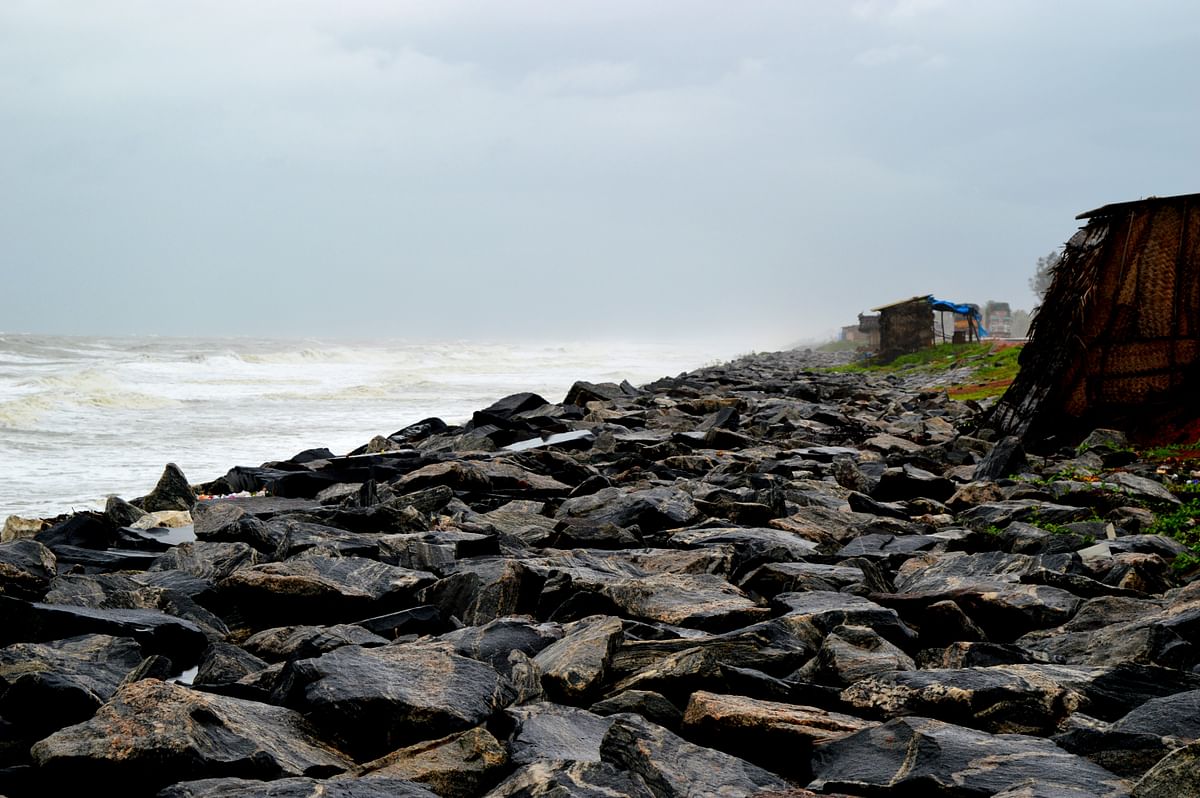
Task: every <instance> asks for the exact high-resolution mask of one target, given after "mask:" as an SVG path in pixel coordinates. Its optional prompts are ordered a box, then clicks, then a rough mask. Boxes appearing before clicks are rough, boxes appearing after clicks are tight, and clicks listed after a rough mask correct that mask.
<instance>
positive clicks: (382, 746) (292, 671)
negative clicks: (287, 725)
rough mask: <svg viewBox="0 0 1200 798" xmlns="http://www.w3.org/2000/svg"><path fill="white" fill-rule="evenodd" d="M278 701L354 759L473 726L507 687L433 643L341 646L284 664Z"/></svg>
mask: <svg viewBox="0 0 1200 798" xmlns="http://www.w3.org/2000/svg"><path fill="white" fill-rule="evenodd" d="M278 695H279V697H280V699H281V700H282V701H283V702H284V703H286V704H287V705H289V706H293V707H295V708H297V709H299V710H301V711H303V712H304V713H305V715H306V716H307V717H309V718H310V719H311V720H312V721H313V723H314V724H316V726H317V728H318V729H320V730H321V732H322V733H323V734H325V735H327V736H328V737H329V739H331V740H334V741H336V742H337V743H338V744H339V746H341V747H342V748H343V750H346V751H349V752H351V753H352V754H353V755H354V756H356V757H357V758H359V759H373V758H377V757H379V756H382V755H384V754H386V753H388V752H389V751H392V750H395V749H396V748H397V747H399V746H402V745H409V744H412V743H414V742H417V741H419V740H428V739H430V738H435V737H442V736H444V735H446V734H450V733H451V732H456V731H462V730H465V729H469V728H471V727H473V726H477V725H479V724H480V723H483V722H484V721H486V720H487V719H488V718H490V717H491V716H492V715H493V714H494V713H495V712H497V711H498V710H500V709H502V708H503V707H505V706H507V705H508V704H509V702H511V701H512V699H513V697H514V691H513V688H512V685H511V684H509V683H508V681H507V680H506V679H504V678H503V677H502V676H500V674H498V673H497V672H496V671H495V669H493V668H492V667H491V666H490V665H486V664H484V663H482V662H478V661H476V660H473V659H468V658H467V657H461V656H458V655H457V654H450V653H448V652H447V651H445V650H442V649H440V648H436V647H432V646H420V645H414V644H395V643H393V644H391V645H387V646H383V647H381V648H370V649H366V648H359V647H357V646H346V647H343V648H339V649H337V650H336V651H331V652H330V653H328V654H324V655H322V656H320V657H317V658H315V659H302V660H296V661H294V662H291V663H289V664H288V665H287V666H286V667H285V668H284V671H283V673H282V675H281V679H280V685H279V688H278Z"/></svg>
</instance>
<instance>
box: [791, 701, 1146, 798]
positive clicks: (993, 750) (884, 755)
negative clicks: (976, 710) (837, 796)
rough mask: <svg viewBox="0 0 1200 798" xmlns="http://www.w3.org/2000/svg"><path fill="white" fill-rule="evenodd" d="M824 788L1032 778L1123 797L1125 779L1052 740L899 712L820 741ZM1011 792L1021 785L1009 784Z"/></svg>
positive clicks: (1100, 797)
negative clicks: (900, 715)
mask: <svg viewBox="0 0 1200 798" xmlns="http://www.w3.org/2000/svg"><path fill="white" fill-rule="evenodd" d="M813 772H814V773H815V774H816V778H815V779H814V780H813V782H812V783H810V784H809V785H808V786H809V787H810V788H811V789H814V790H818V791H821V792H827V791H832V790H849V791H851V792H859V793H862V792H867V793H868V794H870V793H871V792H876V793H883V792H884V791H889V790H890V791H894V792H895V793H896V794H904V793H912V794H921V793H923V794H927V795H929V794H935V795H943V796H953V797H954V798H968V797H969V796H970V797H973V796H989V795H997V794H1000V793H1002V792H1003V791H1005V790H1019V789H1024V788H1026V787H1029V786H1032V785H1038V786H1039V789H1041V788H1050V789H1051V790H1052V792H1051V793H1047V794H1053V795H1061V796H1067V797H1068V798H1084V796H1092V798H1125V797H1126V796H1128V795H1129V793H1128V790H1127V787H1126V784H1125V783H1124V782H1123V781H1121V780H1120V779H1119V778H1117V777H1116V776H1114V775H1113V774H1112V773H1109V772H1108V771H1106V770H1104V769H1103V768H1100V767H1098V766H1097V765H1094V764H1092V763H1091V762H1088V761H1087V760H1086V759H1083V758H1081V757H1078V756H1075V755H1073V754H1069V753H1067V752H1066V751H1063V750H1062V749H1061V748H1059V747H1058V746H1056V745H1055V744H1054V743H1052V742H1050V741H1049V740H1045V739H1042V738H1040V737H1030V736H1026V735H1018V734H1003V735H993V734H987V733H985V732H980V731H976V730H974V729H967V728H964V727H962V726H955V725H953V724H950V723H944V722H942V721H938V720H931V719H929V718H920V717H910V718H897V719H895V720H891V721H888V722H887V723H885V724H883V725H882V726H878V727H875V728H872V729H866V730H864V731H861V732H858V733H856V734H853V735H850V736H848V737H844V738H842V739H840V740H834V741H832V742H830V743H828V744H826V745H823V746H820V747H818V749H817V751H816V754H815V756H814V757H813ZM1009 794H1010V795H1011V796H1014V797H1015V796H1017V795H1020V792H1010V793H1009Z"/></svg>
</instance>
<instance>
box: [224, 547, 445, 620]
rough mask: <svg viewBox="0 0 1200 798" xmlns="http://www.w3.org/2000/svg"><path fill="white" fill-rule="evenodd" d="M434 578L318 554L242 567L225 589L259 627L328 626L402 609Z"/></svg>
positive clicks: (376, 564) (350, 558)
mask: <svg viewBox="0 0 1200 798" xmlns="http://www.w3.org/2000/svg"><path fill="white" fill-rule="evenodd" d="M433 580H434V576H433V574H430V573H427V572H424V571H411V570H409V569H407V568H397V567H395V566H391V565H385V564H384V563H381V562H376V561H375V560H368V559H365V558H361V557H328V556H321V555H318V556H313V557H305V558H298V559H292V560H286V561H284V562H276V563H264V564H262V565H253V566H249V567H243V568H239V569H237V570H236V571H234V572H233V573H232V574H230V575H229V576H228V577H226V578H225V579H224V580H222V581H221V582H220V585H219V587H220V589H221V591H222V592H223V593H224V594H226V595H228V596H229V597H230V600H232V601H235V602H237V604H238V605H239V607H241V608H242V610H243V612H244V613H245V614H247V615H249V616H252V617H253V618H254V619H256V620H257V622H258V623H265V624H267V625H272V626H274V625H279V624H281V623H289V622H300V623H303V622H310V623H329V622H337V621H350V620H353V619H355V618H362V617H364V616H368V615H372V614H378V613H382V612H386V611H388V610H391V609H399V608H400V607H401V605H403V604H404V603H405V602H408V601H409V600H410V599H411V598H412V596H413V594H414V593H416V592H417V590H419V589H420V588H421V587H422V586H424V585H427V584H429V583H431V582H432V581H433Z"/></svg>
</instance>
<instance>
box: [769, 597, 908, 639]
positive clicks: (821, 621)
mask: <svg viewBox="0 0 1200 798" xmlns="http://www.w3.org/2000/svg"><path fill="white" fill-rule="evenodd" d="M772 605H773V606H776V607H778V608H780V609H782V610H783V611H784V612H786V613H787V614H788V617H790V618H793V619H795V620H798V621H807V622H810V623H812V624H813V625H814V626H816V627H817V628H818V629H821V630H822V631H824V632H826V633H828V632H831V631H833V629H835V628H837V627H839V626H866V627H869V628H871V629H873V630H875V631H876V632H877V633H879V634H880V635H882V636H883V637H884V638H886V639H887V640H889V641H891V642H892V643H893V644H895V645H897V646H899V647H901V648H904V647H907V646H911V645H912V644H913V643H915V642H916V638H917V635H916V633H915V632H914V631H913V630H912V629H911V628H909V627H908V626H907V625H906V624H905V623H904V622H903V621H901V620H900V616H899V615H897V614H896V611H895V610H893V609H889V608H887V607H882V606H880V605H879V604H876V603H875V602H873V601H871V600H869V599H866V598H863V597H862V596H855V595H851V594H849V593H831V592H828V591H817V590H814V591H809V592H806V593H781V594H779V595H778V596H776V597H775V598H774V599H773V600H772Z"/></svg>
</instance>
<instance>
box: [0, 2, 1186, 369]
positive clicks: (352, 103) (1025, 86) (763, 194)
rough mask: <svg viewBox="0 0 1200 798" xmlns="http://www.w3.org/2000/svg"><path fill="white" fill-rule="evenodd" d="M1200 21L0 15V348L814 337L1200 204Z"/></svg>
mask: <svg viewBox="0 0 1200 798" xmlns="http://www.w3.org/2000/svg"><path fill="white" fill-rule="evenodd" d="M1198 68H1200V5H1198V4H1196V3H1195V2H1194V0H1178V1H1174V0H1144V2H1138V3H1131V2H1128V1H1127V0H1087V2H1081V1H1077V0H1055V1H1054V2H1046V1H1045V0H862V1H861V2H860V1H857V0H846V1H845V2H838V1H836V0H825V1H824V2H820V1H818V0H803V1H802V0H777V1H772V0H762V1H760V2H755V1H753V0H748V1H747V2H737V3H735V2H730V1H729V0H724V1H722V2H710V1H708V0H690V1H689V2H669V1H667V0H655V1H654V2H648V1H647V0H638V1H637V2H624V1H623V0H604V1H603V2H600V0H596V1H595V2H565V1H564V0H506V1H505V2H499V1H497V0H488V1H486V2H485V1H483V0H481V1H480V2H455V1H454V0H413V1H412V2H400V1H397V2H383V1H382V0H379V1H378V2H367V1H366V0H338V2H333V0H328V1H327V2H315V1H313V0H254V2H245V0H236V1H235V0H229V1H228V2H227V1H226V0H205V2H189V1H188V0H176V1H175V2H164V0H106V2H103V3H96V2H91V0H75V1H74V2H56V1H55V0H5V2H3V3H0V130H3V133H2V134H0V142H2V146H0V273H2V275H3V281H4V282H3V284H4V287H5V290H4V291H3V297H4V301H3V305H2V307H3V311H2V313H0V330H4V331H8V332H46V333H69V334H126V333H137V334H162V335H176V334H179V335H193V334H204V335H213V334H225V335H232V334H253V335H261V334H277V335H324V336H332V335H348V336H349V335H354V336H360V335H379V336H410V337H429V338H470V337H477V338H497V337H538V338H542V339H554V338H560V339H572V340H574V339H579V338H584V337H588V336H591V335H595V336H605V337H612V336H614V335H628V336H630V337H639V336H640V337H647V338H666V337H672V336H679V335H700V334H714V333H719V334H722V335H727V336H731V337H736V338H738V340H744V341H745V342H746V343H747V345H748V346H759V347H761V346H767V345H773V344H782V343H786V342H788V341H791V340H797V339H801V338H805V337H808V336H818V335H821V334H823V333H826V332H831V331H833V330H834V329H836V327H838V326H839V325H841V324H845V323H848V322H850V321H852V320H853V318H854V315H855V314H856V313H858V312H859V311H861V310H864V309H867V308H870V307H872V306H876V305H880V304H884V303H886V302H888V301H891V300H895V299H899V298H902V297H907V296H911V295H913V294H917V293H934V294H936V295H938V296H941V297H945V298H948V299H953V300H957V301H973V302H979V303H983V302H984V301H986V300H989V299H996V300H1007V301H1009V302H1011V303H1012V304H1013V306H1014V307H1022V308H1028V307H1030V306H1031V305H1032V304H1033V302H1034V300H1033V297H1032V295H1031V294H1030V292H1029V289H1028V286H1027V280H1028V278H1029V276H1030V274H1031V273H1032V271H1033V268H1034V263H1035V261H1036V259H1037V258H1038V257H1039V256H1040V255H1043V254H1045V253H1046V252H1048V251H1049V250H1051V249H1053V248H1054V247H1056V246H1058V245H1059V244H1061V243H1062V242H1063V241H1065V240H1066V239H1067V238H1069V237H1070V235H1071V233H1072V232H1073V231H1074V230H1075V229H1076V226H1077V223H1076V222H1075V221H1074V216H1075V214H1076V213H1078V212H1080V211H1083V210H1087V209H1090V208H1093V207H1096V206H1099V205H1103V204H1105V203H1108V202H1114V201H1122V200H1130V199H1136V198H1138V197H1142V196H1149V195H1155V194H1156V195H1169V194H1178V193H1187V192H1192V191H1197V190H1200V180H1198V172H1197V166H1198V154H1200V148H1198V146H1197V142H1196V131H1197V130H1198V129H1200V97H1198V95H1197V89H1196V87H1195V85H1194V83H1195V80H1194V77H1195V75H1196V74H1197V71H1198Z"/></svg>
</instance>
